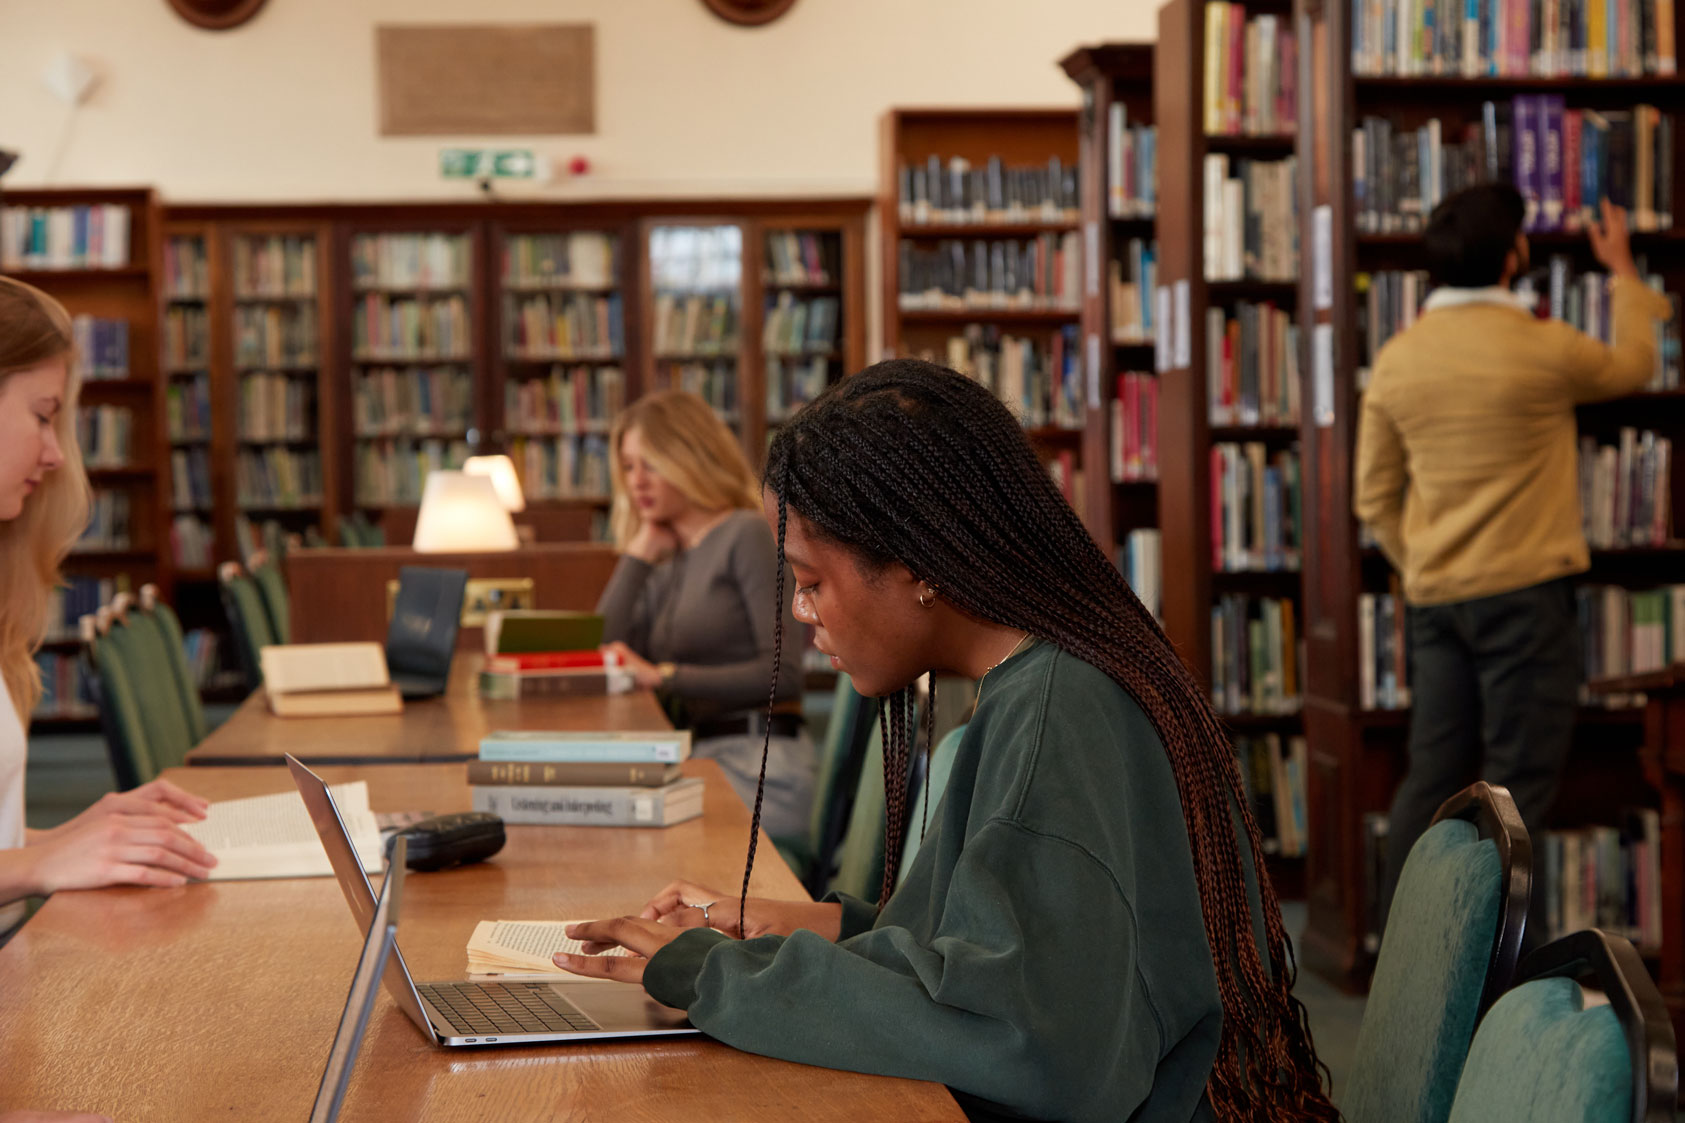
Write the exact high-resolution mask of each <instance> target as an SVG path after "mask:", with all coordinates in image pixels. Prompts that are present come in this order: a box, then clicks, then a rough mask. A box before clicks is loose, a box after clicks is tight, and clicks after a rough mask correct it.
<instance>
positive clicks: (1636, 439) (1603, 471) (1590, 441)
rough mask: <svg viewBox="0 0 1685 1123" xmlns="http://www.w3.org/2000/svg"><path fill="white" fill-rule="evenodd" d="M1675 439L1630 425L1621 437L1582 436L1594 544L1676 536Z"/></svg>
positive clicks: (1586, 514) (1583, 499)
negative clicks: (1608, 439) (1616, 439)
mask: <svg viewBox="0 0 1685 1123" xmlns="http://www.w3.org/2000/svg"><path fill="white" fill-rule="evenodd" d="M1672 477H1673V442H1672V441H1670V440H1669V439H1668V438H1666V437H1663V436H1661V435H1659V434H1657V433H1656V432H1655V431H1653V430H1650V429H1645V430H1643V431H1642V432H1641V431H1639V430H1638V429H1635V428H1632V427H1631V426H1627V427H1624V428H1622V429H1621V431H1620V435H1619V443H1618V444H1614V445H1607V444H1599V443H1598V442H1597V439H1596V438H1595V437H1590V436H1584V437H1581V438H1580V518H1581V521H1582V523H1583V526H1584V530H1585V535H1586V542H1587V543H1588V544H1589V545H1590V546H1591V547H1592V548H1593V549H1600V550H1618V549H1621V548H1623V547H1634V546H1664V545H1667V544H1669V543H1670V542H1672V541H1673V485H1672Z"/></svg>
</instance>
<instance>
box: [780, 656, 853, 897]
mask: <svg viewBox="0 0 1685 1123" xmlns="http://www.w3.org/2000/svg"><path fill="white" fill-rule="evenodd" d="M876 713H877V706H876V705H875V704H874V703H872V702H871V701H870V700H869V699H866V698H862V697H861V696H860V694H859V692H858V691H856V690H855V689H854V683H853V682H852V681H851V680H850V679H849V677H848V676H847V675H846V674H840V675H838V676H837V685H836V688H835V689H834V691H833V692H832V698H831V720H830V724H829V725H827V726H826V727H825V742H824V744H822V745H820V746H819V766H818V769H817V770H816V773H815V776H814V785H813V805H812V810H811V811H810V812H809V813H808V821H807V832H806V833H805V834H803V835H802V836H801V837H799V838H775V839H773V842H774V843H776V844H777V846H778V853H779V854H780V855H782V856H783V858H784V862H785V864H786V865H788V866H789V867H790V869H791V870H792V871H794V873H795V875H796V877H797V878H799V879H800V880H801V882H802V884H803V885H805V886H807V888H808V891H809V892H816V891H817V890H818V889H820V888H821V887H822V886H821V885H819V884H816V880H818V879H816V877H815V873H816V871H818V870H820V869H824V872H825V873H827V874H828V873H829V872H830V871H829V868H828V867H829V865H830V858H831V854H832V851H833V850H834V849H835V847H836V842H837V839H838V838H839V837H840V836H841V834H842V825H843V823H844V822H845V821H846V818H847V814H846V813H847V808H848V805H849V804H850V803H851V802H852V799H853V793H854V788H855V784H856V783H857V782H858V780H859V777H860V766H861V759H862V758H863V757H864V756H865V753H866V741H867V738H868V737H869V736H870V734H871V724H872V722H873V721H874V720H875V715H876Z"/></svg>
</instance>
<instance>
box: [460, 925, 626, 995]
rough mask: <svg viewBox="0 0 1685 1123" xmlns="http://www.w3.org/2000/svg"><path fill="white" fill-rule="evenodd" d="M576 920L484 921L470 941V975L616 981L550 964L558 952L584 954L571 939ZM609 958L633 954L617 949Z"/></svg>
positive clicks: (576, 941) (580, 946)
mask: <svg viewBox="0 0 1685 1123" xmlns="http://www.w3.org/2000/svg"><path fill="white" fill-rule="evenodd" d="M578 923H579V921H577V920H482V921H480V922H479V923H478V924H476V925H475V926H474V935H473V936H471V937H470V938H469V940H468V973H469V974H470V975H480V976H495V977H497V978H521V979H535V978H549V979H553V978H556V977H558V976H560V977H561V978H565V979H567V980H568V981H570V982H614V981H615V980H614V979H592V978H588V977H587V976H584V975H575V974H572V973H571V972H568V971H564V970H562V969H561V968H560V967H557V966H556V965H555V964H554V963H553V962H551V960H550V957H551V956H552V955H555V954H556V953H557V952H559V951H565V952H567V953H568V954H569V955H584V954H585V945H584V944H582V943H580V942H579V941H578V940H575V939H573V938H571V937H570V936H568V934H567V926H568V925H569V924H578ZM607 954H609V955H631V954H632V953H631V952H629V951H627V950H626V949H625V948H615V949H614V950H613V951H610V952H608V953H607Z"/></svg>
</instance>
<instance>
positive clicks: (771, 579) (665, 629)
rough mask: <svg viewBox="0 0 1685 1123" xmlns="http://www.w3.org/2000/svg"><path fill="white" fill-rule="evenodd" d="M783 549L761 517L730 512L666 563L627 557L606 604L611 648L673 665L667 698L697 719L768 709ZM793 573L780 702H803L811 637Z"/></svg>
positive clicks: (787, 593) (602, 605) (600, 606)
mask: <svg viewBox="0 0 1685 1123" xmlns="http://www.w3.org/2000/svg"><path fill="white" fill-rule="evenodd" d="M777 580H778V546H777V543H776V542H775V541H774V540H773V537H772V531H771V530H770V529H768V528H767V525H766V521H765V520H764V519H762V518H761V516H760V514H759V513H758V512H755V511H736V512H733V513H732V514H730V515H728V516H727V517H726V519H725V521H723V522H721V523H720V524H719V525H718V526H716V527H715V528H714V529H713V530H711V531H709V532H708V534H707V535H705V536H704V537H703V539H702V541H700V542H698V543H697V544H696V545H695V546H694V547H693V548H692V549H690V550H683V551H680V552H679V553H678V554H676V555H674V556H673V557H671V558H669V559H667V560H666V561H663V562H661V563H660V564H659V565H653V566H652V565H650V564H649V563H648V562H645V561H642V560H640V559H638V558H634V557H631V556H629V555H623V556H622V557H621V559H620V562H619V564H618V565H616V566H615V568H614V573H613V575H612V576H611V577H610V578H609V582H608V587H607V588H605V589H604V590H603V595H602V598H601V599H600V600H598V602H597V612H598V613H599V614H600V615H601V616H602V617H603V639H604V642H613V641H615V640H620V641H622V642H624V643H625V644H626V645H627V646H628V647H630V648H631V649H632V650H633V651H636V652H637V653H638V654H639V655H641V656H643V657H644V658H645V659H648V660H649V661H650V662H652V663H674V664H676V665H677V670H676V672H675V673H674V675H673V678H672V682H671V685H670V687H669V688H668V693H669V694H671V695H673V696H674V697H676V698H677V699H678V700H679V701H680V702H682V703H683V708H684V715H685V717H686V718H687V719H688V720H689V721H690V722H693V723H694V722H697V721H705V720H709V719H712V718H720V717H727V716H731V715H734V714H740V713H745V712H751V711H756V710H760V709H763V708H764V707H765V706H766V698H767V687H768V686H769V685H770V684H771V681H772V648H773V621H774V619H775V617H774V615H773V613H774V607H773V600H774V598H776V597H777V595H778V591H777ZM793 590H794V585H793V583H792V582H791V581H790V580H789V579H788V577H786V581H785V585H784V602H783V604H782V605H780V606H778V609H777V611H780V612H782V613H783V615H784V658H783V666H782V667H781V668H780V671H779V676H778V699H779V700H780V701H787V700H795V699H799V698H800V697H801V652H802V639H803V633H802V631H801V630H800V629H799V628H798V626H797V624H796V618H795V617H794V616H793V615H792V614H791V611H790V606H791V599H792V597H791V594H792V592H793Z"/></svg>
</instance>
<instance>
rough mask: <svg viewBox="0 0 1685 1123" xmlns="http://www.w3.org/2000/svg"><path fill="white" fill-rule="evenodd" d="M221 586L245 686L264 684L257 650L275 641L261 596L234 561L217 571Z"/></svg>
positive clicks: (248, 687) (255, 686) (254, 688)
mask: <svg viewBox="0 0 1685 1123" xmlns="http://www.w3.org/2000/svg"><path fill="white" fill-rule="evenodd" d="M218 580H219V584H220V585H221V588H222V607H223V610H224V611H225V612H227V613H228V623H229V626H230V629H231V630H232V631H233V633H234V646H235V647H236V648H238V649H239V656H240V668H241V670H243V671H244V672H245V675H246V688H247V689H248V690H256V689H257V688H258V687H259V686H262V685H263V666H262V664H261V663H260V662H259V659H258V652H260V651H262V650H263V649H264V648H265V647H268V646H269V645H270V644H272V643H274V642H275V636H274V633H273V632H271V631H270V628H269V614H268V611H267V610H266V609H265V608H264V607H263V596H262V594H261V593H259V592H258V590H257V585H256V584H255V583H254V582H253V581H252V579H251V578H250V577H247V576H246V575H245V574H244V573H242V572H240V566H239V565H238V564H237V563H235V562H224V563H223V565H222V568H221V569H220V570H219V571H218Z"/></svg>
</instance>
